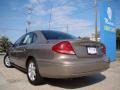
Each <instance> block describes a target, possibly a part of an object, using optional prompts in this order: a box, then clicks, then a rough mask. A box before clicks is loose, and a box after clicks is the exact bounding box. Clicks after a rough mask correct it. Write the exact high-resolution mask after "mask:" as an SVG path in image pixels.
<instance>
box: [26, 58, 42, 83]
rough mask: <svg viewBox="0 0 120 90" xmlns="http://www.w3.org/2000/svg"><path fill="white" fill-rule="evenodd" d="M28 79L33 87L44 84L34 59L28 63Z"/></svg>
mask: <svg viewBox="0 0 120 90" xmlns="http://www.w3.org/2000/svg"><path fill="white" fill-rule="evenodd" d="M27 77H28V80H29V82H30V83H31V84H32V85H41V84H43V83H44V82H43V78H42V77H41V76H40V74H39V70H38V66H37V64H36V62H35V60H34V59H31V60H29V61H28V63H27Z"/></svg>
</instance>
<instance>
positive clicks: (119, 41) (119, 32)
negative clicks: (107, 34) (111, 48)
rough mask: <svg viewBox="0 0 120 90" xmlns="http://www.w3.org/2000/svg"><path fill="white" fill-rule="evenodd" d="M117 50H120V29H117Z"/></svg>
mask: <svg viewBox="0 0 120 90" xmlns="http://www.w3.org/2000/svg"><path fill="white" fill-rule="evenodd" d="M116 39H117V40H116V43H117V49H120V29H116Z"/></svg>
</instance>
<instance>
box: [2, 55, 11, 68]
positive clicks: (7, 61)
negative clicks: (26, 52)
mask: <svg viewBox="0 0 120 90" xmlns="http://www.w3.org/2000/svg"><path fill="white" fill-rule="evenodd" d="M3 62H4V65H5V66H6V67H7V68H13V66H12V64H11V62H10V58H9V56H8V54H6V55H5V56H4V60H3Z"/></svg>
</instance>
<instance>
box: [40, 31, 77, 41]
mask: <svg viewBox="0 0 120 90" xmlns="http://www.w3.org/2000/svg"><path fill="white" fill-rule="evenodd" d="M41 32H42V33H43V35H44V36H45V38H46V39H47V40H62V39H77V38H76V37H75V36H73V35H70V34H67V33H64V32H59V31H41Z"/></svg>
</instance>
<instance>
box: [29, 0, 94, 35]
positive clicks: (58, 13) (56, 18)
mask: <svg viewBox="0 0 120 90" xmlns="http://www.w3.org/2000/svg"><path fill="white" fill-rule="evenodd" d="M38 1H40V2H38ZM46 1H47V0H30V5H32V6H34V7H33V8H34V9H33V10H34V11H33V15H37V16H39V19H35V20H34V19H33V20H34V23H33V24H32V28H46V29H47V28H48V26H49V24H48V23H49V17H50V13H51V8H50V7H48V6H46V4H45V3H44V2H46ZM66 2H67V1H66V0H56V1H55V0H51V3H52V4H53V8H52V13H51V15H52V19H51V28H54V27H63V28H57V29H59V30H62V31H65V30H66V28H67V25H68V26H69V27H68V28H69V31H70V32H73V33H74V32H75V31H81V32H82V31H83V33H85V32H84V31H85V30H86V33H90V32H88V31H87V30H88V29H89V28H90V27H88V26H89V25H91V24H92V23H91V22H90V21H88V20H84V19H82V18H80V17H73V15H74V14H76V13H75V11H77V10H79V8H77V7H75V6H74V5H69V4H64V3H66ZM36 3H37V4H36ZM62 4H64V5H63V6H62ZM71 4H72V2H71ZM57 5H58V6H57ZM83 6H84V5H83ZM43 16H44V18H47V19H48V20H46V19H43ZM93 27H94V26H93ZM91 29H93V28H91ZM86 33H85V35H86Z"/></svg>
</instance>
